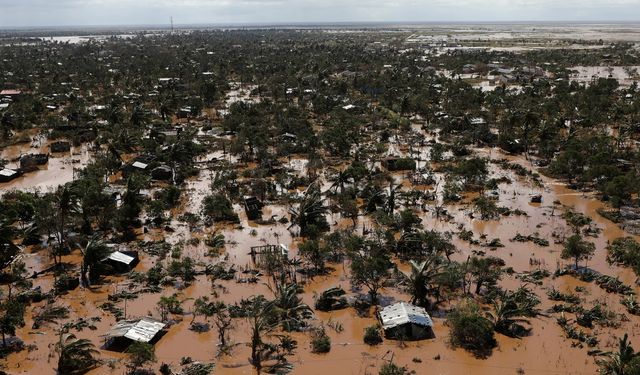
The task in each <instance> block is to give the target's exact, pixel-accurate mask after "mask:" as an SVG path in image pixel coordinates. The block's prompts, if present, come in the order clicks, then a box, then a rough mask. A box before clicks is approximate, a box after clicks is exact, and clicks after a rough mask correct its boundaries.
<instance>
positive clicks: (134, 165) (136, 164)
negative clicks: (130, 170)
mask: <svg viewBox="0 0 640 375" xmlns="http://www.w3.org/2000/svg"><path fill="white" fill-rule="evenodd" d="M132 166H133V167H134V168H140V169H146V168H147V164H145V163H142V162H139V161H136V162H134V163H133V164H132Z"/></svg>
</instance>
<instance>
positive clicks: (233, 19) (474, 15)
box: [0, 0, 640, 28]
mask: <svg viewBox="0 0 640 375" xmlns="http://www.w3.org/2000/svg"><path fill="white" fill-rule="evenodd" d="M171 16H173V18H174V22H175V23H176V24H193V23H212V24H214V23H218V24H234V23H261V24H268V23H297V22H311V23H313V22H353V21H357V22H379V21H388V22H402V21H405V22H430V21H431V22H433V21H439V22H447V21H476V22H483V21H640V0H581V1H578V0H386V1H384V0H383V1H377V0H0V28H2V27H15V26H68V25H142V24H150V25H159V24H168V23H169V18H170V17H171Z"/></svg>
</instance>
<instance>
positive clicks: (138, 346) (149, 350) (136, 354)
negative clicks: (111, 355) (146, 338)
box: [127, 341, 156, 369]
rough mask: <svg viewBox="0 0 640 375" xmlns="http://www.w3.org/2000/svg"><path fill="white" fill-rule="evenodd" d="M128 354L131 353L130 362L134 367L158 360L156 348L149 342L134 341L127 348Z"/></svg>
mask: <svg viewBox="0 0 640 375" xmlns="http://www.w3.org/2000/svg"><path fill="white" fill-rule="evenodd" d="M127 354H129V362H130V365H131V367H132V368H133V369H137V368H140V367H142V366H144V364H145V363H148V362H152V361H155V360H156V353H155V348H154V347H153V345H152V344H149V343H147V342H138V341H136V342H133V343H132V344H131V345H129V348H127Z"/></svg>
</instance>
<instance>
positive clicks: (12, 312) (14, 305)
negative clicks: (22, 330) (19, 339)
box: [0, 297, 25, 348]
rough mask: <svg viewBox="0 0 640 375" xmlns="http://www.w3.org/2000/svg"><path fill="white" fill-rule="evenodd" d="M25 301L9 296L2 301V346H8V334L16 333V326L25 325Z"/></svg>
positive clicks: (0, 332)
mask: <svg viewBox="0 0 640 375" xmlns="http://www.w3.org/2000/svg"><path fill="white" fill-rule="evenodd" d="M24 312H25V305H24V303H22V302H20V301H18V300H17V299H15V298H12V297H9V298H7V299H5V300H4V301H2V303H0V314H1V315H0V334H1V335H2V346H3V347H4V348H6V347H7V339H6V336H7V335H15V334H16V328H18V327H24Z"/></svg>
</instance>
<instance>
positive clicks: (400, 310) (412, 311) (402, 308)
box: [378, 302, 435, 340]
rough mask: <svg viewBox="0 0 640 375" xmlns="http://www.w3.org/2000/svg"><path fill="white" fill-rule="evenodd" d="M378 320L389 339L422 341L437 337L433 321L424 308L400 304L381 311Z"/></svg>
mask: <svg viewBox="0 0 640 375" xmlns="http://www.w3.org/2000/svg"><path fill="white" fill-rule="evenodd" d="M378 318H379V319H380V323H381V324H382V329H383V330H384V333H385V336H386V337H387V338H392V339H402V340H422V339H430V338H434V337H435V334H434V333H433V321H432V320H431V317H430V316H429V314H428V313H427V311H426V310H425V309H424V308H422V307H418V306H414V305H411V304H408V303H405V302H399V303H396V304H393V305H390V306H387V307H385V308H383V309H382V310H380V312H378Z"/></svg>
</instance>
